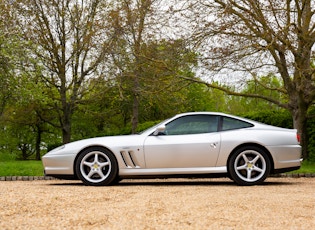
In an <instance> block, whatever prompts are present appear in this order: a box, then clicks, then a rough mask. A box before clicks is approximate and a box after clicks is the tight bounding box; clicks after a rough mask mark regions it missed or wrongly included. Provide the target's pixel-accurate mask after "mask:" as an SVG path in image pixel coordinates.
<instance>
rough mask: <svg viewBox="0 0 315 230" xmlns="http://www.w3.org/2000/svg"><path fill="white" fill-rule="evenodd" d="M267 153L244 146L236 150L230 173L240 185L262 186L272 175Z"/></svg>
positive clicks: (229, 168)
mask: <svg viewBox="0 0 315 230" xmlns="http://www.w3.org/2000/svg"><path fill="white" fill-rule="evenodd" d="M270 167H271V163H270V159H269V157H268V155H267V153H266V152H265V151H264V150H262V149H261V148H258V147H256V146H244V147H242V148H240V149H238V150H236V151H235V152H234V153H233V154H232V155H231V158H230V159H229V162H228V172H229V175H230V177H231V178H232V180H233V181H234V182H235V183H236V184H238V185H258V184H261V183H262V182H263V181H264V180H265V179H266V178H267V176H268V175H269V173H270Z"/></svg>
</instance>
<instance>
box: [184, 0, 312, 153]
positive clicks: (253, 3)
mask: <svg viewBox="0 0 315 230" xmlns="http://www.w3.org/2000/svg"><path fill="white" fill-rule="evenodd" d="M187 6H188V7H187V9H189V10H190V12H194V16H195V17H194V18H193V20H194V22H191V24H192V25H193V26H194V29H195V31H194V32H195V33H194V35H195V36H194V39H195V42H196V44H199V47H203V48H204V49H203V54H204V56H203V60H202V61H203V63H204V64H205V67H206V69H207V71H208V73H212V74H211V75H213V76H214V75H215V76H218V75H219V74H221V76H222V75H224V74H225V73H228V74H225V76H228V80H229V81H232V82H233V84H234V85H238V84H239V83H240V82H239V81H238V80H239V79H240V78H242V79H244V77H245V80H248V79H249V78H251V79H253V81H255V82H256V83H257V84H259V85H260V86H262V87H265V88H267V89H269V90H273V91H277V92H279V93H281V94H285V95H286V98H285V100H282V99H281V100H279V99H278V98H274V97H272V96H267V95H261V94H257V93H242V92H240V91H237V90H233V88H231V87H225V86H222V85H216V84H212V83H211V81H210V80H208V81H207V82H206V84H207V85H208V86H209V87H214V88H217V89H220V90H223V91H224V92H226V93H227V94H230V95H237V96H245V97H252V98H260V99H264V100H267V101H269V102H272V103H274V104H276V105H278V106H280V107H282V108H285V109H287V110H288V111H290V113H291V115H292V118H293V124H294V127H295V128H296V129H297V130H298V132H299V133H300V134H301V144H302V146H303V157H304V158H307V157H308V152H307V135H306V133H307V132H306V121H307V119H308V111H309V109H310V108H311V106H312V104H313V103H314V99H315V81H314V79H315V74H314V70H315V66H314V63H313V60H314V54H313V49H314V42H315V20H314V13H315V5H314V3H313V1H311V0H294V1H292V0H286V1H282V0H270V1H266V0H242V1H239V0H208V1H204V0H202V1H201V0H200V1H199V0H197V1H189V2H187ZM266 73H267V74H266ZM268 74H270V76H277V77H279V79H281V81H282V82H281V87H275V88H270V87H268V85H266V84H264V82H262V81H261V78H260V77H259V76H260V75H262V76H264V75H265V76H266V75H268ZM221 81H222V79H221ZM234 89H236V88H234Z"/></svg>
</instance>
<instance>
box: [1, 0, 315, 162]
mask: <svg viewBox="0 0 315 230" xmlns="http://www.w3.org/2000/svg"><path fill="white" fill-rule="evenodd" d="M0 11H1V13H0V31H1V33H0V78H1V79H0V123H1V129H0V136H1V138H0V142H1V146H2V147H1V148H2V150H3V149H5V150H6V151H9V149H10V151H12V152H14V151H20V153H21V157H22V158H23V157H24V156H25V157H28V153H29V154H32V156H33V155H36V158H37V159H39V158H40V154H41V151H42V150H43V149H45V148H47V146H48V147H49V148H50V147H53V146H55V145H60V144H61V142H63V143H66V142H69V141H72V140H76V139H81V138H86V137H93V136H101V135H110V134H129V133H136V132H138V131H139V130H141V129H144V128H146V127H147V126H148V125H152V124H153V123H155V122H157V121H159V120H162V119H165V118H166V117H169V116H172V115H173V114H175V113H179V112H187V111H201V110H208V111H210V110H211V111H222V112H228V113H234V114H238V115H244V116H248V117H251V118H255V119H257V120H260V121H265V122H266V121H267V122H269V123H270V122H274V121H277V122H276V123H274V124H275V125H280V126H285V127H293V125H292V123H291V124H289V123H290V122H288V121H287V113H286V111H289V112H290V114H291V116H292V117H293V119H292V120H293V121H294V122H293V123H294V127H296V128H298V129H299V131H300V132H301V134H302V139H303V146H304V148H303V149H304V151H305V152H304V157H308V154H309V153H310V152H309V151H307V150H306V148H305V146H308V145H307V143H306V141H307V136H306V133H310V134H312V132H310V131H309V130H308V132H307V131H306V122H307V121H311V117H312V116H313V115H312V114H314V113H313V112H312V106H313V101H314V97H315V96H314V95H315V90H314V86H315V85H314V63H313V58H314V56H313V53H312V51H313V45H314V40H315V36H314V35H315V34H314V33H315V32H314V30H315V25H314V16H313V14H314V5H312V2H311V1H310V0H303V1H280V0H272V1H264V0H261V1H256V0H255V1H254V0H244V1H234V0H224V1H221V0H208V1H199V0H193V1H191V0H190V1H172V5H170V2H169V1H164V0H119V1H107V0H89V1H81V0H53V1H48V0H26V1H14V2H12V1H9V0H3V1H1V3H0ZM176 16H178V18H176ZM177 19H178V20H177ZM200 83H201V84H200ZM226 94H228V95H226ZM235 96H246V97H235ZM261 99H264V100H265V101H263V100H261ZM266 109H268V110H269V111H275V112H270V113H266V112H265V111H266ZM278 115H279V116H278ZM268 116H269V117H273V118H275V117H277V118H275V119H268ZM280 120H282V121H283V122H281V121H280ZM278 121H279V122H278ZM309 124H312V122H309ZM312 135H313V134H312ZM313 139H314V138H313V136H312V138H311V142H310V143H314V141H313ZM310 149H313V148H310ZM33 153H34V154H33ZM35 153H36V154H35ZM25 157H24V158H25Z"/></svg>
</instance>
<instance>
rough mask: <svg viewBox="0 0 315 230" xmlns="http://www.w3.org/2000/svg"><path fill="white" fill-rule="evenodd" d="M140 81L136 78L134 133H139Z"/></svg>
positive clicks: (133, 116)
mask: <svg viewBox="0 0 315 230" xmlns="http://www.w3.org/2000/svg"><path fill="white" fill-rule="evenodd" d="M139 87H140V86H139V79H138V76H135V80H134V91H133V105H132V120H131V123H132V133H133V134H135V133H136V132H137V127H138V123H139Z"/></svg>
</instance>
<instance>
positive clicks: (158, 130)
mask: <svg viewBox="0 0 315 230" xmlns="http://www.w3.org/2000/svg"><path fill="white" fill-rule="evenodd" d="M165 128H166V127H165V125H161V126H159V127H157V128H156V129H155V131H154V133H153V136H158V135H159V134H163V133H164V132H165Z"/></svg>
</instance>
